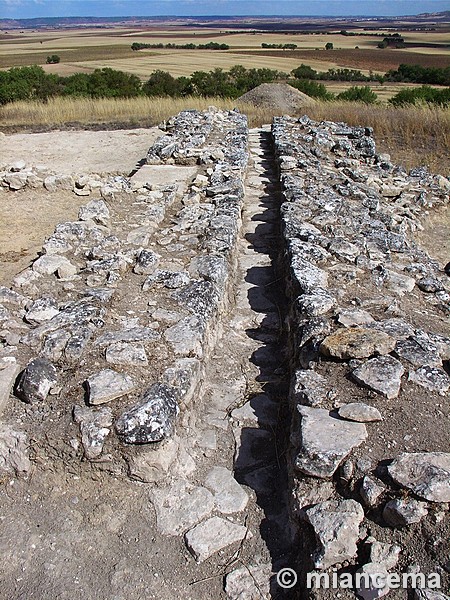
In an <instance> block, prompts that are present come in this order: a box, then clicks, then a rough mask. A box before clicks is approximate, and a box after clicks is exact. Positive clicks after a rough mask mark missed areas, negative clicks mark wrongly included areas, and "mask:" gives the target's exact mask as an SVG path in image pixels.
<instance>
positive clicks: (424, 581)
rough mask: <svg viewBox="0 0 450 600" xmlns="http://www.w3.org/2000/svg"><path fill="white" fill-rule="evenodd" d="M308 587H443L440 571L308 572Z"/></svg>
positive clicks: (437, 588)
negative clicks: (426, 573) (425, 572)
mask: <svg viewBox="0 0 450 600" xmlns="http://www.w3.org/2000/svg"><path fill="white" fill-rule="evenodd" d="M306 587H307V588H308V589H313V588H316V589H319V588H322V589H325V590H329V589H332V590H338V589H355V588H356V589H360V590H361V589H365V590H370V589H377V590H382V589H385V588H388V589H391V590H395V589H398V588H402V589H409V588H412V589H417V588H428V589H434V590H439V589H441V576H440V575H439V573H430V574H429V575H425V574H424V573H401V574H399V573H387V572H384V573H383V572H381V573H364V572H359V571H358V572H357V573H354V574H353V573H337V572H336V571H335V572H333V573H331V574H329V573H317V572H312V573H308V574H307V576H306Z"/></svg>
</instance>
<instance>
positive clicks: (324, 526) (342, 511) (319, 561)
mask: <svg viewBox="0 0 450 600" xmlns="http://www.w3.org/2000/svg"><path fill="white" fill-rule="evenodd" d="M305 512H306V518H307V520H308V522H309V523H310V524H311V525H312V527H313V529H314V533H315V536H316V539H317V542H318V547H317V549H316V550H315V552H314V554H313V560H314V566H315V568H316V569H328V568H330V567H332V566H333V565H335V564H337V563H342V562H344V561H346V560H351V559H352V558H353V557H354V556H355V554H356V552H357V546H356V542H357V541H358V539H359V525H360V523H361V522H362V520H363V519H364V511H363V509H362V506H361V505H360V504H359V503H358V502H356V501H355V500H328V501H326V502H320V503H319V504H316V506H313V507H312V508H308V509H306V511H305Z"/></svg>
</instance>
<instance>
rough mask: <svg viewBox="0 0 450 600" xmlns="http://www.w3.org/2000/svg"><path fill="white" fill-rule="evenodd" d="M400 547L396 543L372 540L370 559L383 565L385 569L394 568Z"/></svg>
mask: <svg viewBox="0 0 450 600" xmlns="http://www.w3.org/2000/svg"><path fill="white" fill-rule="evenodd" d="M401 551H402V549H401V548H400V546H397V545H396V544H384V543H382V542H378V541H377V540H373V542H372V543H371V545H370V561H371V562H374V563H378V564H381V565H383V566H384V568H385V569H387V570H390V569H394V568H395V567H396V566H397V563H398V559H399V557H400V552H401Z"/></svg>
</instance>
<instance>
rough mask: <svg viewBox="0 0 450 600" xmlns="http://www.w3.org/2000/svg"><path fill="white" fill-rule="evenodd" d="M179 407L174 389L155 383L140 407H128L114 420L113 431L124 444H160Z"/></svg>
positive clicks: (169, 432)
mask: <svg viewBox="0 0 450 600" xmlns="http://www.w3.org/2000/svg"><path fill="white" fill-rule="evenodd" d="M177 414H178V405H177V401H176V396H175V393H174V389H173V388H171V387H169V386H167V385H164V384H162V383H154V384H153V385H152V386H150V387H149V388H148V390H146V391H145V392H144V393H143V394H142V396H141V398H140V402H139V404H137V405H136V406H134V407H132V408H129V409H128V410H126V411H125V412H123V413H122V414H121V416H120V417H119V418H118V419H117V421H116V431H117V433H118V435H119V436H120V437H121V438H122V440H123V441H124V442H126V443H127V444H146V443H148V442H160V441H161V440H163V439H164V438H166V437H168V436H169V435H171V433H172V431H173V427H174V421H175V417H176V416H177Z"/></svg>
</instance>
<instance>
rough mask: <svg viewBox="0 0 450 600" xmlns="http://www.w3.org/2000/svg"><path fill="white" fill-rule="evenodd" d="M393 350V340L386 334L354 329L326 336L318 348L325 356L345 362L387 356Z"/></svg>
mask: <svg viewBox="0 0 450 600" xmlns="http://www.w3.org/2000/svg"><path fill="white" fill-rule="evenodd" d="M394 348H395V340H394V339H393V338H391V336H389V335H388V334H387V333H384V332H382V331H376V330H373V329H364V328H359V327H354V328H351V329H340V330H338V331H336V332H335V333H332V334H331V335H329V336H327V337H326V338H325V339H324V340H323V342H322V344H321V346H320V351H321V353H322V354H324V355H325V356H330V357H332V358H339V359H343V360H346V359H350V358H368V357H369V356H373V355H379V354H382V355H383V354H389V352H392V350H393V349H394Z"/></svg>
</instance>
